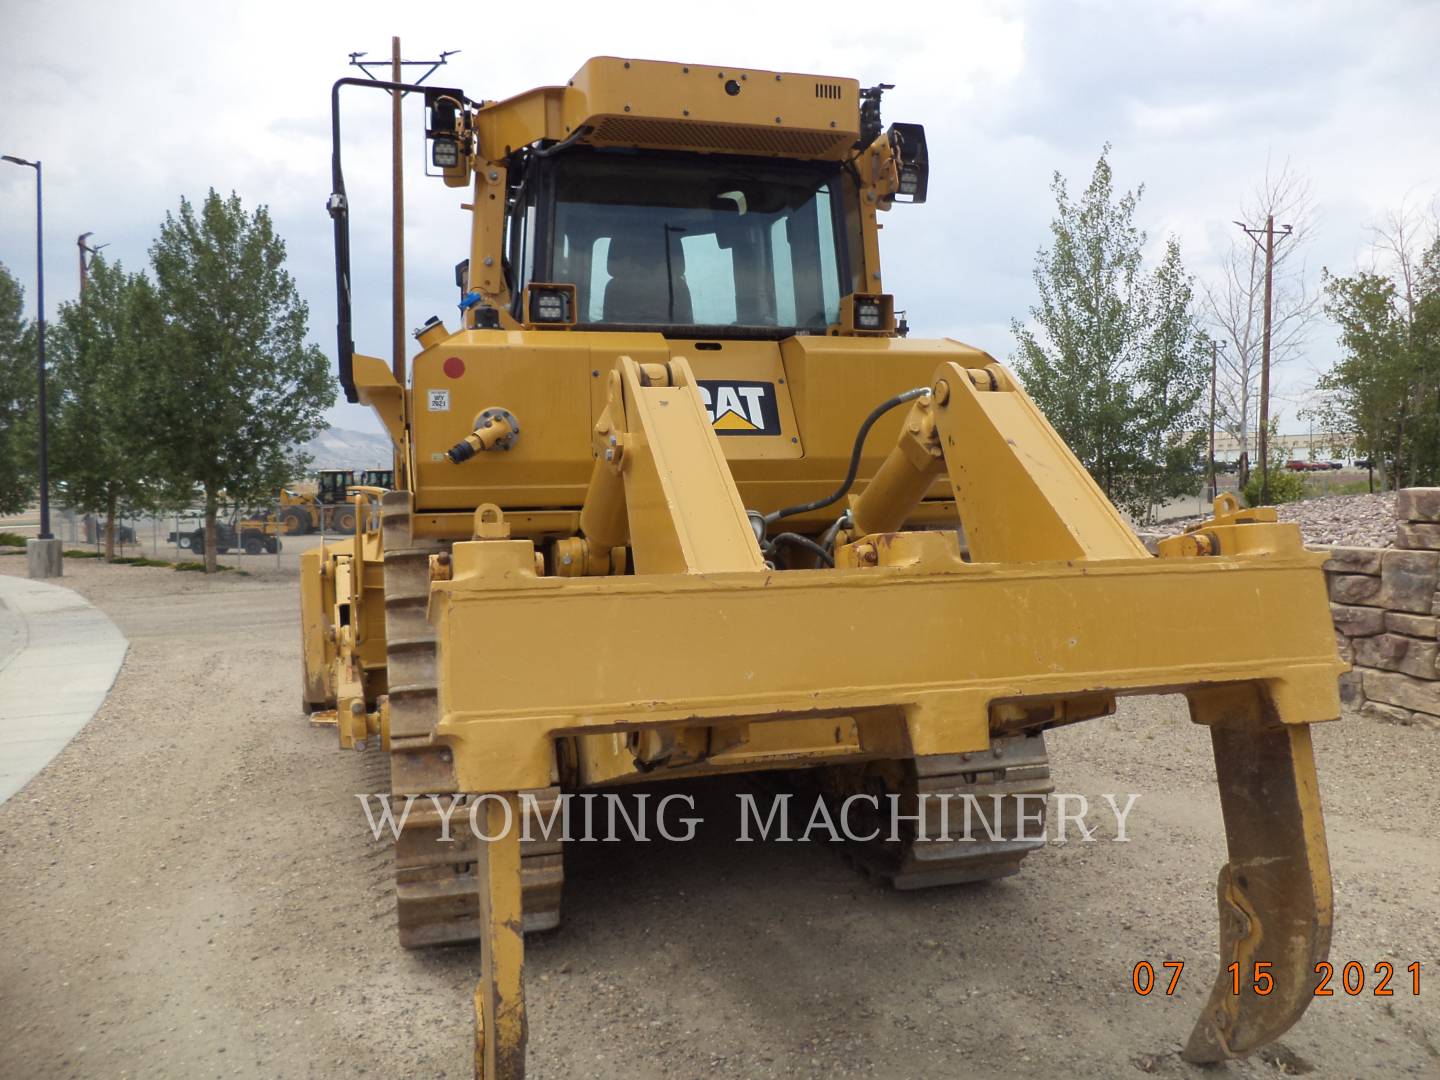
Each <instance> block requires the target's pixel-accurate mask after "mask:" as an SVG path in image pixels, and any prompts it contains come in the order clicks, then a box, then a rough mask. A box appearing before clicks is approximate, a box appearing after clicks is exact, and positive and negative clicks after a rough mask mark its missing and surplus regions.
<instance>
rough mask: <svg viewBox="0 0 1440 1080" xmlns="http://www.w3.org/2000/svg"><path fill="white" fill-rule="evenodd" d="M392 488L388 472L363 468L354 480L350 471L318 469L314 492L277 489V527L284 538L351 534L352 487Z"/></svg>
mask: <svg viewBox="0 0 1440 1080" xmlns="http://www.w3.org/2000/svg"><path fill="white" fill-rule="evenodd" d="M394 486H395V473H394V470H392V469H365V470H363V471H362V472H361V474H360V480H359V483H358V484H357V483H356V480H355V470H354V469H320V470H319V471H318V472H317V473H316V474H315V490H314V491H313V492H312V491H296V490H293V489H291V488H282V489H281V490H280V500H279V501H280V509H279V519H280V527H281V529H282V530H283V531H284V532H285V533H286V535H294V536H304V535H305V534H306V533H313V532H327V533H353V532H354V531H355V522H356V521H357V520H359V519H358V518H357V517H356V512H357V511H356V506H355V504H354V502H353V501H352V499H351V491H352V490H353V489H354V488H356V487H375V488H383V489H387V490H388V489H389V488H392V487H394Z"/></svg>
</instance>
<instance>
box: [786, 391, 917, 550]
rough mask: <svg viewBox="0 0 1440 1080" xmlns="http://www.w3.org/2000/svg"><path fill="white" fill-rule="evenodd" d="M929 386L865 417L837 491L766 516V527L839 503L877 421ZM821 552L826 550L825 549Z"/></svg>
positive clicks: (886, 403) (852, 481) (884, 404)
mask: <svg viewBox="0 0 1440 1080" xmlns="http://www.w3.org/2000/svg"><path fill="white" fill-rule="evenodd" d="M929 392H930V388H929V387H928V386H917V387H915V388H914V389H913V390H906V391H905V392H904V393H903V394H896V395H895V396H894V397H892V398H891V399H890V400H889V401H882V402H881V403H880V404H879V405H877V406H875V408H874V409H872V410H871V411H870V415H869V416H867V417H865V422H864V423H862V424H861V425H860V430H859V431H857V432H856V433H855V445H854V447H852V448H851V450H850V468H849V469H848V470H847V471H846V473H845V479H844V481H842V482H841V484H840V486H839V487H838V488H836V489H835V491H834V492H833V493H831V494H829V495H827V496H825V498H823V499H816V500H814V501H813V502H807V503H801V504H800V505H799V506H787V507H785V508H784V509H783V510H776V511H774V512H772V513H769V514H766V515H765V518H764V521H765V524H766V526H767V527H768V526H770V525H773V524H774V523H775V522H777V521H779V520H780V519H781V518H787V517H794V516H795V515H796V514H808V513H810V512H811V511H812V510H820V509H823V508H824V507H827V506H829V505H830V504H831V503H836V502H839V501H840V500H841V499H843V498H844V497H845V495H846V493H847V492H848V491H849V490H850V488H851V487H853V486H854V484H855V474H856V473H858V472H859V471H860V454H861V452H862V451H864V449H865V437H866V436H867V435H869V434H870V429H871V428H872V427H874V426H875V421H877V420H879V419H880V417H882V416H884V415H885V414H886V413H887V412H889V411H890V410H891V409H896V408H899V407H900V406H901V405H904V404H905V403H906V402H907V401H914V400H915V399H916V398H918V397H921V396H922V395H924V394H928V393H929ZM821 550H824V549H823V548H822V549H821Z"/></svg>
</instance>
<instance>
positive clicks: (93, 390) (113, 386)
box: [50, 256, 165, 559]
mask: <svg viewBox="0 0 1440 1080" xmlns="http://www.w3.org/2000/svg"><path fill="white" fill-rule="evenodd" d="M164 333H165V324H164V320H163V318H162V315H161V311H160V303H159V298H158V296H157V295H156V293H155V289H154V287H153V286H152V285H151V284H150V281H149V279H148V278H146V277H145V275H144V274H129V273H127V272H126V271H125V269H124V267H122V266H121V265H120V264H119V263H116V264H114V265H113V266H112V265H110V264H108V263H107V262H105V260H104V259H102V258H100V257H99V256H96V257H95V259H94V261H93V262H92V263H91V264H90V271H89V285H88V288H87V290H86V293H85V296H84V299H83V300H79V301H76V302H75V303H72V304H62V305H61V306H60V310H59V312H58V313H57V315H56V320H55V323H54V334H53V336H52V339H51V340H52V341H53V346H52V347H53V353H54V357H55V360H54V396H55V401H54V413H53V417H54V424H53V427H52V429H51V430H52V435H51V437H50V469H51V474H52V476H53V477H54V479H55V481H56V482H57V484H60V485H63V487H64V491H65V498H66V501H67V502H68V503H69V505H70V506H71V507H73V508H74V509H76V510H84V511H87V512H91V513H100V514H103V515H104V518H105V558H106V559H113V558H114V557H115V517H116V513H117V511H119V510H121V509H125V510H129V511H132V512H133V511H137V510H146V509H149V510H153V509H154V508H155V507H156V505H157V503H158V502H159V501H160V498H161V495H162V491H163V486H162V485H161V484H160V483H159V482H157V480H156V477H157V475H158V474H159V471H160V470H159V468H158V463H157V460H156V454H155V450H154V432H153V430H152V428H151V425H150V412H151V405H152V396H151V387H150V378H149V374H150V364H151V363H152V362H153V360H154V358H155V357H156V356H158V355H159V354H160V353H161V352H162V351H163V349H164V342H163V338H164Z"/></svg>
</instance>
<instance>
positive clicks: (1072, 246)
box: [1012, 144, 1210, 519]
mask: <svg viewBox="0 0 1440 1080" xmlns="http://www.w3.org/2000/svg"><path fill="white" fill-rule="evenodd" d="M1109 152H1110V147H1109V144H1106V146H1105V149H1104V151H1102V153H1101V155H1100V159H1099V161H1097V162H1096V164H1095V171H1094V174H1093V176H1092V177H1091V180H1090V184H1089V186H1088V187H1087V188H1086V189H1085V191H1084V193H1083V194H1082V195H1081V196H1080V198H1079V200H1078V201H1075V200H1072V199H1071V197H1070V195H1069V190H1068V186H1067V184H1066V182H1065V178H1064V177H1063V176H1061V175H1060V174H1059V173H1058V172H1057V173H1056V174H1055V176H1054V180H1053V182H1052V184H1051V190H1053V191H1054V193H1055V201H1056V208H1057V212H1056V216H1055V220H1054V221H1053V222H1052V223H1051V226H1050V228H1051V233H1052V235H1053V244H1052V246H1051V247H1050V248H1049V249H1048V250H1046V249H1041V250H1040V251H1039V252H1038V253H1037V256H1036V264H1035V285H1036V288H1037V290H1038V292H1039V303H1038V304H1037V305H1036V306H1034V307H1032V308H1031V309H1030V321H1031V324H1030V325H1025V324H1022V323H1021V322H1020V321H1019V320H1018V319H1017V320H1015V321H1014V322H1013V323H1012V327H1013V329H1014V332H1015V336H1016V338H1017V340H1018V341H1019V343H1020V348H1019V352H1018V355H1017V356H1016V358H1015V366H1016V368H1017V370H1018V372H1019V374H1020V377H1021V378H1022V379H1023V380H1024V382H1025V387H1026V389H1027V390H1028V391H1029V393H1030V395H1031V396H1032V397H1033V398H1034V399H1035V402H1036V404H1037V405H1039V407H1040V408H1041V409H1042V410H1044V412H1045V414H1046V415H1047V416H1048V417H1049V419H1050V422H1051V423H1052V424H1054V425H1055V427H1056V429H1057V430H1058V431H1059V432H1060V434H1061V436H1063V437H1064V439H1065V441H1066V442H1067V443H1068V444H1069V445H1070V448H1071V449H1072V450H1073V451H1074V452H1075V455H1076V456H1077V457H1078V458H1079V459H1080V461H1081V462H1082V463H1083V464H1084V465H1085V467H1086V468H1087V469H1089V470H1090V474H1091V476H1093V477H1094V478H1095V481H1096V483H1098V484H1099V485H1100V487H1101V488H1102V489H1103V490H1104V492H1105V494H1106V495H1107V496H1108V497H1109V498H1110V500H1111V501H1112V502H1114V503H1115V504H1116V505H1117V506H1119V507H1120V508H1122V509H1124V510H1126V511H1127V512H1129V513H1130V514H1131V515H1132V516H1133V517H1135V518H1137V519H1141V518H1148V517H1150V516H1151V515H1153V512H1154V509H1155V507H1156V506H1157V505H1158V504H1159V503H1161V502H1163V501H1165V500H1166V499H1169V498H1172V497H1174V496H1176V495H1182V494H1190V493H1193V492H1195V491H1196V490H1198V485H1199V483H1200V472H1199V470H1198V469H1197V467H1196V466H1197V462H1198V461H1199V457H1200V444H1201V442H1202V441H1203V427H1204V425H1203V422H1202V421H1201V418H1200V415H1199V404H1200V398H1201V394H1202V391H1203V390H1204V388H1205V387H1206V386H1208V380H1209V370H1210V364H1209V350H1208V339H1207V338H1206V337H1205V335H1204V334H1203V333H1202V332H1201V331H1200V330H1199V328H1198V326H1197V324H1196V319H1195V314H1194V311H1193V295H1192V293H1193V290H1192V286H1191V282H1190V278H1189V277H1188V276H1187V275H1186V274H1185V270H1184V267H1183V265H1182V263H1181V259H1180V246H1179V244H1178V242H1176V241H1175V240H1174V239H1173V238H1172V239H1171V240H1169V241H1168V242H1167V244H1166V247H1165V255H1164V257H1163V258H1162V260H1161V263H1160V265H1159V267H1158V268H1157V269H1156V270H1155V272H1154V273H1147V272H1146V270H1145V268H1144V266H1143V264H1142V262H1143V261H1142V258H1141V249H1142V248H1143V246H1144V244H1145V233H1144V232H1143V231H1142V230H1141V229H1140V228H1139V226H1137V225H1136V223H1135V212H1136V209H1137V207H1138V205H1139V201H1140V197H1141V195H1142V194H1143V191H1144V189H1143V187H1142V188H1139V189H1137V190H1135V191H1132V192H1125V193H1124V194H1122V195H1120V196H1119V197H1118V199H1117V197H1116V194H1115V189H1114V184H1113V179H1112V175H1111V170H1110V163H1109V162H1108V161H1107V160H1106V156H1107V155H1108V154H1109Z"/></svg>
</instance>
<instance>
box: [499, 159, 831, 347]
mask: <svg viewBox="0 0 1440 1080" xmlns="http://www.w3.org/2000/svg"><path fill="white" fill-rule="evenodd" d="M554 166H555V171H554V174H553V175H554V179H553V189H552V190H553V203H552V207H553V210H552V214H551V227H550V229H549V233H550V238H549V244H548V251H546V252H544V255H546V256H548V259H549V265H548V267H546V268H545V270H544V272H545V273H547V274H548V277H547V278H546V280H549V281H552V282H569V283H573V284H574V286H575V290H576V307H577V312H576V314H577V319H576V321H577V323H578V324H579V325H581V326H590V327H595V328H600V327H665V328H669V329H676V328H678V329H680V330H681V331H682V332H684V331H686V330H688V331H691V332H697V335H698V333H704V332H710V333H716V334H720V333H727V332H728V334H729V335H731V336H734V335H736V334H737V333H744V332H747V331H753V332H757V333H759V334H762V335H764V336H775V333H776V331H782V332H796V331H801V332H803V331H823V330H824V329H825V328H826V327H828V326H830V325H832V324H833V323H835V322H838V321H839V316H840V295H841V277H840V267H841V266H842V265H844V257H843V254H842V252H841V251H840V247H839V239H838V236H839V234H838V231H837V229H836V216H837V211H838V209H839V203H840V197H839V196H840V191H839V175H840V174H839V171H838V168H837V167H835V166H828V165H819V166H817V165H811V164H792V163H775V164H767V163H764V162H758V163H757V162H753V161H746V162H738V163H737V162H735V161H733V160H731V161H726V160H724V159H719V158H714V157H696V158H693V159H680V160H677V159H675V158H664V157H660V158H655V157H647V156H644V155H637V154H624V153H621V154H604V153H593V154H588V153H580V154H567V155H562V156H560V157H558V158H557V159H556V160H555V162H554ZM537 254H539V253H538V252H537ZM525 261H527V262H528V261H530V260H525ZM526 269H527V270H528V269H532V268H531V267H526ZM527 277H529V275H528V274H527ZM537 280H538V279H537Z"/></svg>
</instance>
